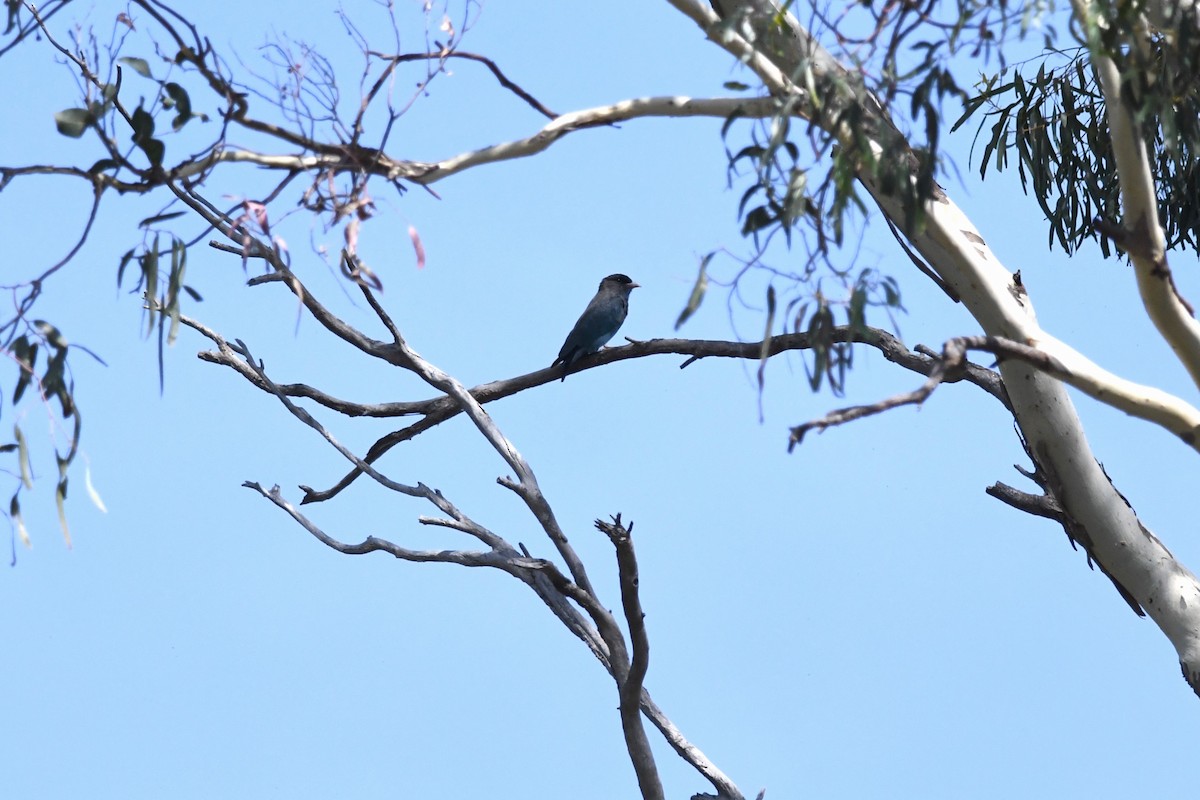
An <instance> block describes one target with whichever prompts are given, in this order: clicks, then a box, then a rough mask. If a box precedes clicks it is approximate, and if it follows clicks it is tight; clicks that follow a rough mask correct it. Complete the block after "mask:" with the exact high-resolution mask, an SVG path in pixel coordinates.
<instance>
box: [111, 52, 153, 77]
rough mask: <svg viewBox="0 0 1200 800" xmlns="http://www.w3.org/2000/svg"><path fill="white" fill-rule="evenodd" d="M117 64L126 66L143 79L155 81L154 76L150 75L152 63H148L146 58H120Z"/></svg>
mask: <svg viewBox="0 0 1200 800" xmlns="http://www.w3.org/2000/svg"><path fill="white" fill-rule="evenodd" d="M117 63H118V64H124V65H125V66H127V67H129V68H130V69H131V70H133V71H134V72H136V73H137V74H138V75H141V76H142V77H143V78H149V79H150V80H154V76H153V75H151V74H150V62H148V61H146V59H144V58H134V57H132V56H125V57H123V58H118V59H117Z"/></svg>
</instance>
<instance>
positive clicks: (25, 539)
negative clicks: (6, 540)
mask: <svg viewBox="0 0 1200 800" xmlns="http://www.w3.org/2000/svg"><path fill="white" fill-rule="evenodd" d="M18 491H19V490H18ZM8 516H9V517H10V518H11V519H12V521H13V522H14V523H15V524H16V526H17V535H18V536H20V537H21V543H22V544H24V545H25V546H26V547H29V545H30V541H29V531H27V530H26V529H25V520H23V519H21V503H20V501H19V500H17V495H15V494H14V495H13V496H12V501H10V502H9V504H8Z"/></svg>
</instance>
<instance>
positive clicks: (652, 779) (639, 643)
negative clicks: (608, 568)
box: [596, 514, 663, 800]
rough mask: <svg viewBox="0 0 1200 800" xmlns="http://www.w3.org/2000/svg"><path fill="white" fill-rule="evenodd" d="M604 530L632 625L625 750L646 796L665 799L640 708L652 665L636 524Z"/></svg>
mask: <svg viewBox="0 0 1200 800" xmlns="http://www.w3.org/2000/svg"><path fill="white" fill-rule="evenodd" d="M596 528H597V529H598V530H600V531H601V532H602V533H603V534H604V535H605V536H607V537H608V539H609V541H611V542H612V543H613V547H615V548H616V550H617V571H618V573H619V575H620V582H621V607H622V609H623V611H624V613H625V622H626V624H627V625H628V626H629V639H630V644H631V646H632V648H633V657H632V658H631V659H630V662H629V673H628V674H627V675H626V676H625V680H624V681H623V682H619V683H618V687H617V688H618V690H619V692H620V697H621V728H622V729H623V730H624V731H625V747H626V748H627V749H628V750H629V758H630V759H631V760H632V761H633V767H634V770H635V771H636V772H637V776H638V785H639V786H640V787H641V790H642V797H643V798H646V799H647V800H661V798H662V797H663V788H662V781H661V780H659V777H658V767H657V766H656V765H655V763H654V753H653V752H652V751H651V750H650V742H649V740H648V739H647V738H646V730H645V728H643V727H642V715H641V713H640V712H639V710H638V708H639V705H640V701H641V696H642V684H643V682H644V681H645V679H646V670H647V669H648V668H649V666H650V637H649V636H648V635H647V633H646V615H645V614H644V613H643V612H642V601H641V599H640V597H639V593H638V565H637V556H636V555H635V554H634V552H633V523H632V522H630V523H629V524H628V525H625V524H623V523H622V522H621V515H620V514H617V515H616V516H615V517H613V518H612V522H605V521H604V520H600V519H598V520H596Z"/></svg>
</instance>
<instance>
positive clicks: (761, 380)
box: [758, 285, 775, 419]
mask: <svg viewBox="0 0 1200 800" xmlns="http://www.w3.org/2000/svg"><path fill="white" fill-rule="evenodd" d="M774 327H775V287H774V286H771V285H768V286H767V325H766V328H764V329H763V340H762V346H761V347H759V349H758V396H759V398H760V402H761V398H762V391H763V385H764V384H765V383H766V372H767V359H768V358H769V357H770V356H771V330H772V329H773V328H774ZM759 418H760V419H761V418H762V409H761V408H760V409H759Z"/></svg>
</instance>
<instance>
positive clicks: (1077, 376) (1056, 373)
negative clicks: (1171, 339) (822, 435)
mask: <svg viewBox="0 0 1200 800" xmlns="http://www.w3.org/2000/svg"><path fill="white" fill-rule="evenodd" d="M968 350H983V351H985V352H989V353H994V354H996V355H997V356H1000V357H1002V358H1013V359H1019V360H1021V361H1023V362H1025V363H1027V364H1030V365H1032V366H1033V367H1035V368H1037V369H1038V370H1039V371H1041V372H1044V373H1045V374H1047V375H1050V376H1052V377H1054V378H1058V379H1059V380H1062V381H1063V382H1064V383H1067V384H1069V385H1071V386H1074V387H1075V388H1076V389H1079V390H1080V391H1082V392H1084V393H1086V394H1087V395H1089V396H1090V397H1093V398H1094V399H1096V400H1099V401H1100V402H1102V403H1105V404H1107V405H1110V406H1112V407H1114V408H1117V409H1120V410H1121V411H1124V412H1125V413H1127V414H1130V415H1131V416H1135V417H1138V418H1140V419H1145V420H1148V421H1150V422H1154V423H1156V424H1158V425H1159V426H1161V427H1163V428H1166V429H1167V430H1168V431H1170V432H1171V433H1174V434H1175V435H1176V436H1178V437H1179V438H1180V439H1181V440H1183V442H1184V443H1185V444H1187V445H1189V446H1190V447H1192V449H1194V450H1197V451H1200V410H1197V409H1196V408H1194V407H1192V406H1191V405H1190V404H1188V403H1186V402H1184V401H1183V400H1181V399H1180V398H1178V397H1175V396H1174V395H1171V394H1169V393H1167V392H1164V391H1162V390H1161V389H1157V388H1154V387H1151V386H1142V385H1139V384H1135V383H1133V382H1132V381H1127V380H1124V379H1123V378H1119V377H1117V376H1115V375H1113V374H1111V373H1109V372H1107V371H1104V370H1102V369H1100V368H1099V367H1096V366H1095V365H1093V364H1091V362H1088V361H1086V360H1084V359H1082V357H1080V361H1081V362H1082V363H1080V364H1079V369H1071V368H1068V367H1067V366H1066V364H1065V363H1064V362H1063V360H1061V359H1060V358H1059V357H1058V355H1056V354H1057V353H1060V352H1062V353H1064V354H1065V355H1066V356H1067V357H1072V358H1073V357H1074V356H1076V355H1078V354H1077V353H1075V351H1073V350H1071V349H1070V348H1068V347H1067V346H1066V345H1064V344H1063V343H1061V342H1057V341H1052V340H1049V339H1047V340H1046V341H1044V342H1042V343H1041V347H1034V346H1032V345H1028V344H1022V343H1021V342H1015V341H1012V340H1010V339H1004V338H1002V337H996V336H963V337H959V338H956V339H951V340H949V341H947V342H946V344H945V345H944V346H943V348H942V356H941V358H940V359H939V360H938V361H939V363H938V365H937V366H936V367H935V369H934V371H933V372H930V373H929V380H927V381H926V382H925V383H924V384H923V385H922V386H921V387H920V388H918V389H916V390H914V391H911V392H905V393H903V394H899V395H895V396H893V397H889V398H885V399H884V400H880V401H879V402H877V403H872V404H870V405H862V406H851V407H849V408H843V409H839V410H837V411H832V412H830V413H829V414H827V415H825V416H824V417H822V418H820V419H817V420H813V421H811V422H806V423H804V424H802V425H797V426H796V427H794V428H792V434H791V438H790V440H789V448H791V447H794V446H795V445H797V444H799V443H800V441H801V439H803V438H804V435H805V434H806V433H808V432H809V431H811V430H814V429H815V430H817V431H823V430H825V429H826V428H829V427H832V426H834V425H842V424H844V423H846V422H851V421H853V420H856V419H861V418H863V417H867V416H871V415H874V414H879V413H882V412H884V411H888V410H890V409H893V408H897V407H899V406H903V405H914V404H918V405H919V404H920V403H923V402H925V400H926V399H927V398H928V397H929V395H931V394H932V393H933V391H934V390H935V389H936V388H937V387H938V386H939V385H940V384H942V383H943V382H946V381H947V380H950V379H953V378H956V377H957V376H958V375H959V374H960V372H961V371H962V370H963V368H964V365H965V364H966V360H965V356H966V352H967V351H968Z"/></svg>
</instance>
